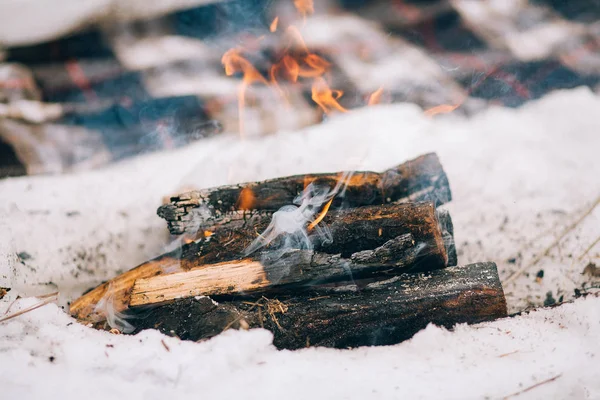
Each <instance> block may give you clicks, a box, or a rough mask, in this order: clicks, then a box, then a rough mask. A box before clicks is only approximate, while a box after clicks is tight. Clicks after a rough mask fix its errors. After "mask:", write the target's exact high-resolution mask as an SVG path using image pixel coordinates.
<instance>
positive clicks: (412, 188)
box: [158, 153, 452, 234]
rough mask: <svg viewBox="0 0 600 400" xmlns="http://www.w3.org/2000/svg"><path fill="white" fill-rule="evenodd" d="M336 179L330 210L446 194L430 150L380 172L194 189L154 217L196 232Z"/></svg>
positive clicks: (176, 229) (446, 197)
mask: <svg viewBox="0 0 600 400" xmlns="http://www.w3.org/2000/svg"><path fill="white" fill-rule="evenodd" d="M340 180H343V184H344V185H345V189H344V190H343V191H341V193H340V194H338V195H337V196H336V197H335V198H334V201H333V204H332V207H331V208H332V209H338V208H341V207H344V208H348V207H359V206H366V205H378V204H388V203H405V202H409V201H411V202H416V201H431V202H433V203H434V204H435V205H436V206H438V205H441V204H444V203H447V202H449V201H450V200H451V198H452V196H451V192H450V186H449V184H448V177H447V176H446V173H445V172H444V170H443V168H442V165H441V164H440V161H439V159H438V157H437V155H436V154H435V153H430V154H426V155H423V156H420V157H418V158H416V159H414V160H410V161H407V162H405V163H404V164H401V165H398V166H397V167H394V168H391V169H388V170H387V171H385V172H383V173H377V172H353V173H351V174H348V173H346V174H345V173H337V174H313V175H296V176H289V177H285V178H278V179H270V180H266V181H263V182H250V183H242V184H238V185H231V186H220V187H216V188H210V189H203V190H194V191H191V192H187V193H182V194H180V195H178V196H174V197H171V199H170V203H169V204H165V205H162V206H161V207H159V209H158V215H159V216H160V217H162V218H164V219H165V220H166V221H167V225H168V227H169V231H170V232H171V233H172V234H182V233H188V234H196V233H197V232H198V231H202V230H204V229H207V228H209V227H210V226H212V225H215V224H219V223H220V222H221V221H222V220H224V219H225V220H226V219H227V216H228V215H229V214H230V213H235V212H242V214H247V213H249V214H250V215H251V214H252V213H253V212H259V213H261V212H262V213H265V212H266V213H272V212H275V211H277V210H278V209H280V208H281V207H283V206H286V205H290V204H293V201H294V198H296V196H298V195H299V194H300V193H302V191H303V190H304V188H305V187H306V185H307V184H308V183H315V184H318V185H323V186H325V187H329V188H330V189H333V188H334V187H335V186H336V184H338V182H340ZM244 211H245V213H244Z"/></svg>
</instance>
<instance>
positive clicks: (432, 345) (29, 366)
mask: <svg viewBox="0 0 600 400" xmlns="http://www.w3.org/2000/svg"><path fill="white" fill-rule="evenodd" d="M599 303H600V301H599V299H598V298H587V299H580V300H577V301H576V302H575V303H574V304H567V305H563V306H561V307H558V308H555V309H543V310H540V311H535V312H532V313H531V314H528V315H523V316H520V317H516V318H510V319H505V320H500V321H495V322H490V323H484V324H479V325H476V326H471V327H469V326H463V325H461V326H458V327H456V329H455V331H454V332H448V331H447V330H445V329H442V328H438V327H435V326H433V325H430V326H428V327H427V328H426V329H424V330H422V331H421V332H419V333H418V334H417V335H416V336H414V337H413V338H412V339H411V340H409V341H407V342H404V343H402V344H399V345H396V346H387V347H370V348H369V347H365V348H359V349H354V350H332V349H323V348H320V349H306V350H300V351H277V350H276V349H275V348H274V347H273V346H272V344H271V341H272V336H271V333H270V332H268V331H266V330H262V329H256V330H251V331H227V332H225V333H224V334H222V335H220V336H217V337H216V338H213V339H211V340H209V341H206V342H202V343H192V342H183V341H180V340H178V339H174V338H168V337H165V336H163V335H161V334H159V333H158V332H157V331H144V332H141V333H140V334H138V335H136V336H123V335H111V334H108V333H106V332H99V331H94V330H92V329H89V328H86V327H84V326H81V325H78V324H76V323H75V324H73V323H72V320H70V318H69V317H68V316H67V315H66V314H65V313H63V312H62V311H61V310H60V309H59V308H58V307H57V306H55V305H49V306H46V308H45V309H39V310H36V311H33V312H31V313H29V314H26V315H24V316H22V317H20V318H18V319H13V320H11V321H10V322H9V323H7V324H5V325H4V326H3V327H2V335H3V336H4V338H3V341H2V342H1V344H0V351H1V353H0V357H1V361H2V362H1V363H0V377H1V378H0V382H1V384H2V392H3V395H5V396H6V398H31V399H40V398H51V399H52V398H61V399H77V398H80V397H81V396H82V395H84V396H85V398H87V399H90V400H92V399H107V398H119V397H120V395H123V394H127V398H128V399H161V400H162V399H165V398H169V396H173V395H176V396H177V397H176V398H223V399H232V398H238V397H239V398H248V399H255V398H256V399H258V398H261V399H265V398H267V399H269V398H282V397H283V398H286V399H307V398H335V399H344V398H352V399H362V398H371V397H373V398H389V399H398V398H407V397H408V398H440V397H443V398H445V399H482V398H502V397H504V396H506V395H509V394H512V393H515V392H518V391H520V390H523V389H526V388H527V387H529V386H532V385H534V384H536V383H539V382H542V381H544V380H546V379H550V378H553V377H556V376H559V378H557V379H556V380H555V381H554V382H550V383H547V384H545V385H541V386H539V387H538V388H535V389H534V390H531V391H530V392H527V393H526V395H521V396H520V398H536V399H537V398H557V399H565V398H577V399H581V398H598V396H600V381H599V380H598V379H597V378H598V366H599V361H598V357H600V343H599V342H598V337H599V335H600V308H599V307H598V305H599ZM69 324H70V325H69ZM161 342H164V344H163V343H161ZM50 357H54V358H53V359H52V360H51V359H50ZM442 393H443V395H441V394H442Z"/></svg>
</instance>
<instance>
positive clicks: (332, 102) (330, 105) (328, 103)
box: [312, 77, 348, 114]
mask: <svg viewBox="0 0 600 400" xmlns="http://www.w3.org/2000/svg"><path fill="white" fill-rule="evenodd" d="M343 94H344V92H342V91H341V90H331V89H330V88H329V85H327V82H325V79H323V78H321V77H318V78H315V82H314V83H313V86H312V99H313V101H314V102H315V103H317V104H318V105H319V107H321V109H322V110H323V112H324V113H325V114H330V113H331V112H333V111H334V110H336V111H339V112H347V111H348V110H346V109H345V108H344V107H342V106H341V105H340V103H338V99H339V98H340V97H342V95H343Z"/></svg>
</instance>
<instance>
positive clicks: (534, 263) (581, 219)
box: [504, 196, 600, 285]
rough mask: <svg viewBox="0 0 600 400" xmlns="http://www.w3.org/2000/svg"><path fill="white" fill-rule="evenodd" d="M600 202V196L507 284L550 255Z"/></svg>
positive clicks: (505, 282) (509, 278)
mask: <svg viewBox="0 0 600 400" xmlns="http://www.w3.org/2000/svg"><path fill="white" fill-rule="evenodd" d="M598 204H600V196H599V197H598V198H597V199H596V200H595V201H594V203H593V204H592V206H591V207H589V208H588V209H587V210H586V211H585V212H584V213H583V215H581V217H579V218H578V219H577V221H575V222H573V223H572V224H571V225H569V226H568V227H567V228H566V229H565V230H564V231H563V232H562V233H561V234H560V235H559V236H558V238H556V240H554V242H552V244H550V246H548V247H547V248H546V250H544V252H543V253H542V254H540V255H538V256H537V257H536V258H535V259H534V260H533V261H532V262H531V263H529V264H527V265H525V266H523V267H521V268H520V269H518V270H517V271H515V272H514V273H513V274H512V275H511V276H509V277H508V279H506V280H505V281H504V284H505V285H508V284H509V283H511V282H512V281H514V280H515V279H517V278H518V277H519V276H520V275H521V274H522V273H523V272H525V271H526V270H527V269H529V268H531V267H533V266H534V265H536V264H537V263H539V262H540V261H541V260H542V259H543V258H544V257H546V256H547V255H548V253H550V251H551V250H552V249H553V248H554V247H556V245H558V243H560V241H561V240H563V238H564V237H565V236H567V235H568V234H569V233H570V232H571V231H572V230H573V229H575V228H576V227H577V226H578V225H579V224H580V223H581V222H582V221H583V220H584V219H585V218H586V217H587V216H588V215H590V214H591V213H592V211H594V209H595V208H596V206H597V205H598Z"/></svg>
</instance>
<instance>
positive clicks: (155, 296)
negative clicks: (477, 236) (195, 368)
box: [129, 233, 421, 307]
mask: <svg viewBox="0 0 600 400" xmlns="http://www.w3.org/2000/svg"><path fill="white" fill-rule="evenodd" d="M420 251H421V247H420V246H417V244H416V243H415V241H414V239H413V237H412V235H411V234H410V233H409V234H406V235H401V236H398V237H397V238H395V239H392V240H389V241H388V242H386V243H385V244H384V245H382V246H380V247H378V248H376V249H374V250H364V251H359V252H357V253H354V254H352V256H350V257H349V258H344V257H341V256H340V255H339V254H334V255H332V254H327V253H319V252H315V251H313V250H297V249H292V250H284V251H281V252H261V253H257V254H254V255H252V257H249V258H245V259H242V260H235V261H225V262H221V263H216V264H209V265H200V266H198V267H195V268H192V269H191V270H189V271H185V272H176V273H173V274H165V275H158V276H154V277H150V278H145V279H144V278H142V279H138V280H136V281H135V284H134V286H133V289H132V292H131V296H130V301H129V307H137V306H146V305H157V304H163V303H166V302H169V301H172V300H175V299H181V298H186V297H194V296H215V295H232V294H238V293H240V294H247V293H253V292H260V293H268V292H272V291H273V290H278V289H279V290H290V289H292V290H297V289H299V288H306V287H310V286H312V285H315V284H322V283H326V282H335V281H344V280H346V281H352V280H355V279H359V278H361V277H364V276H366V275H368V274H376V273H381V272H383V271H385V272H387V273H390V274H394V275H397V274H400V273H402V272H407V271H410V270H411V269H412V268H413V267H414V265H415V260H416V259H417V257H418V256H419V253H420Z"/></svg>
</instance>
